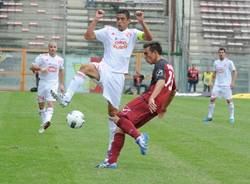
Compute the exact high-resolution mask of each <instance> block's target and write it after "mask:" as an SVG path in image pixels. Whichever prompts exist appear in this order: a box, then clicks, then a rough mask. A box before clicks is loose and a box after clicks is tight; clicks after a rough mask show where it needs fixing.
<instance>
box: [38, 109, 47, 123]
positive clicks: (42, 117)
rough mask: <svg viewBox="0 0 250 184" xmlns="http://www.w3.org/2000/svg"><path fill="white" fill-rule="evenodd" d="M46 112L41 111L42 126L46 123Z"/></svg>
mask: <svg viewBox="0 0 250 184" xmlns="http://www.w3.org/2000/svg"><path fill="white" fill-rule="evenodd" d="M45 112H46V110H45V109H39V115H40V119H41V124H43V123H45V117H46V114H45Z"/></svg>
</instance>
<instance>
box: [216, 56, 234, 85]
mask: <svg viewBox="0 0 250 184" xmlns="http://www.w3.org/2000/svg"><path fill="white" fill-rule="evenodd" d="M235 70H236V68H235V66H234V63H233V61H231V60H229V59H228V58H224V60H219V59H217V60H215V61H214V71H215V72H216V78H215V83H214V85H217V86H221V87H230V84H231V82H232V71H235Z"/></svg>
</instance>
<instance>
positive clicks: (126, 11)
mask: <svg viewBox="0 0 250 184" xmlns="http://www.w3.org/2000/svg"><path fill="white" fill-rule="evenodd" d="M116 14H124V15H125V16H126V17H127V19H130V13H129V11H128V10H126V9H124V10H118V11H117V12H116Z"/></svg>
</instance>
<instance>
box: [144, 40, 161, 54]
mask: <svg viewBox="0 0 250 184" xmlns="http://www.w3.org/2000/svg"><path fill="white" fill-rule="evenodd" d="M147 47H149V50H150V51H151V52H155V51H156V52H158V54H160V55H161V54H162V47H161V44H160V43H159V42H148V43H145V44H144V45H143V48H144V49H146V48H147Z"/></svg>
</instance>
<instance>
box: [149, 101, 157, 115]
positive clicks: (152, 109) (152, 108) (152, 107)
mask: <svg viewBox="0 0 250 184" xmlns="http://www.w3.org/2000/svg"><path fill="white" fill-rule="evenodd" d="M148 106H149V110H150V112H151V113H154V112H155V111H156V110H157V105H156V104H155V100H154V99H153V98H149V100H148Z"/></svg>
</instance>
